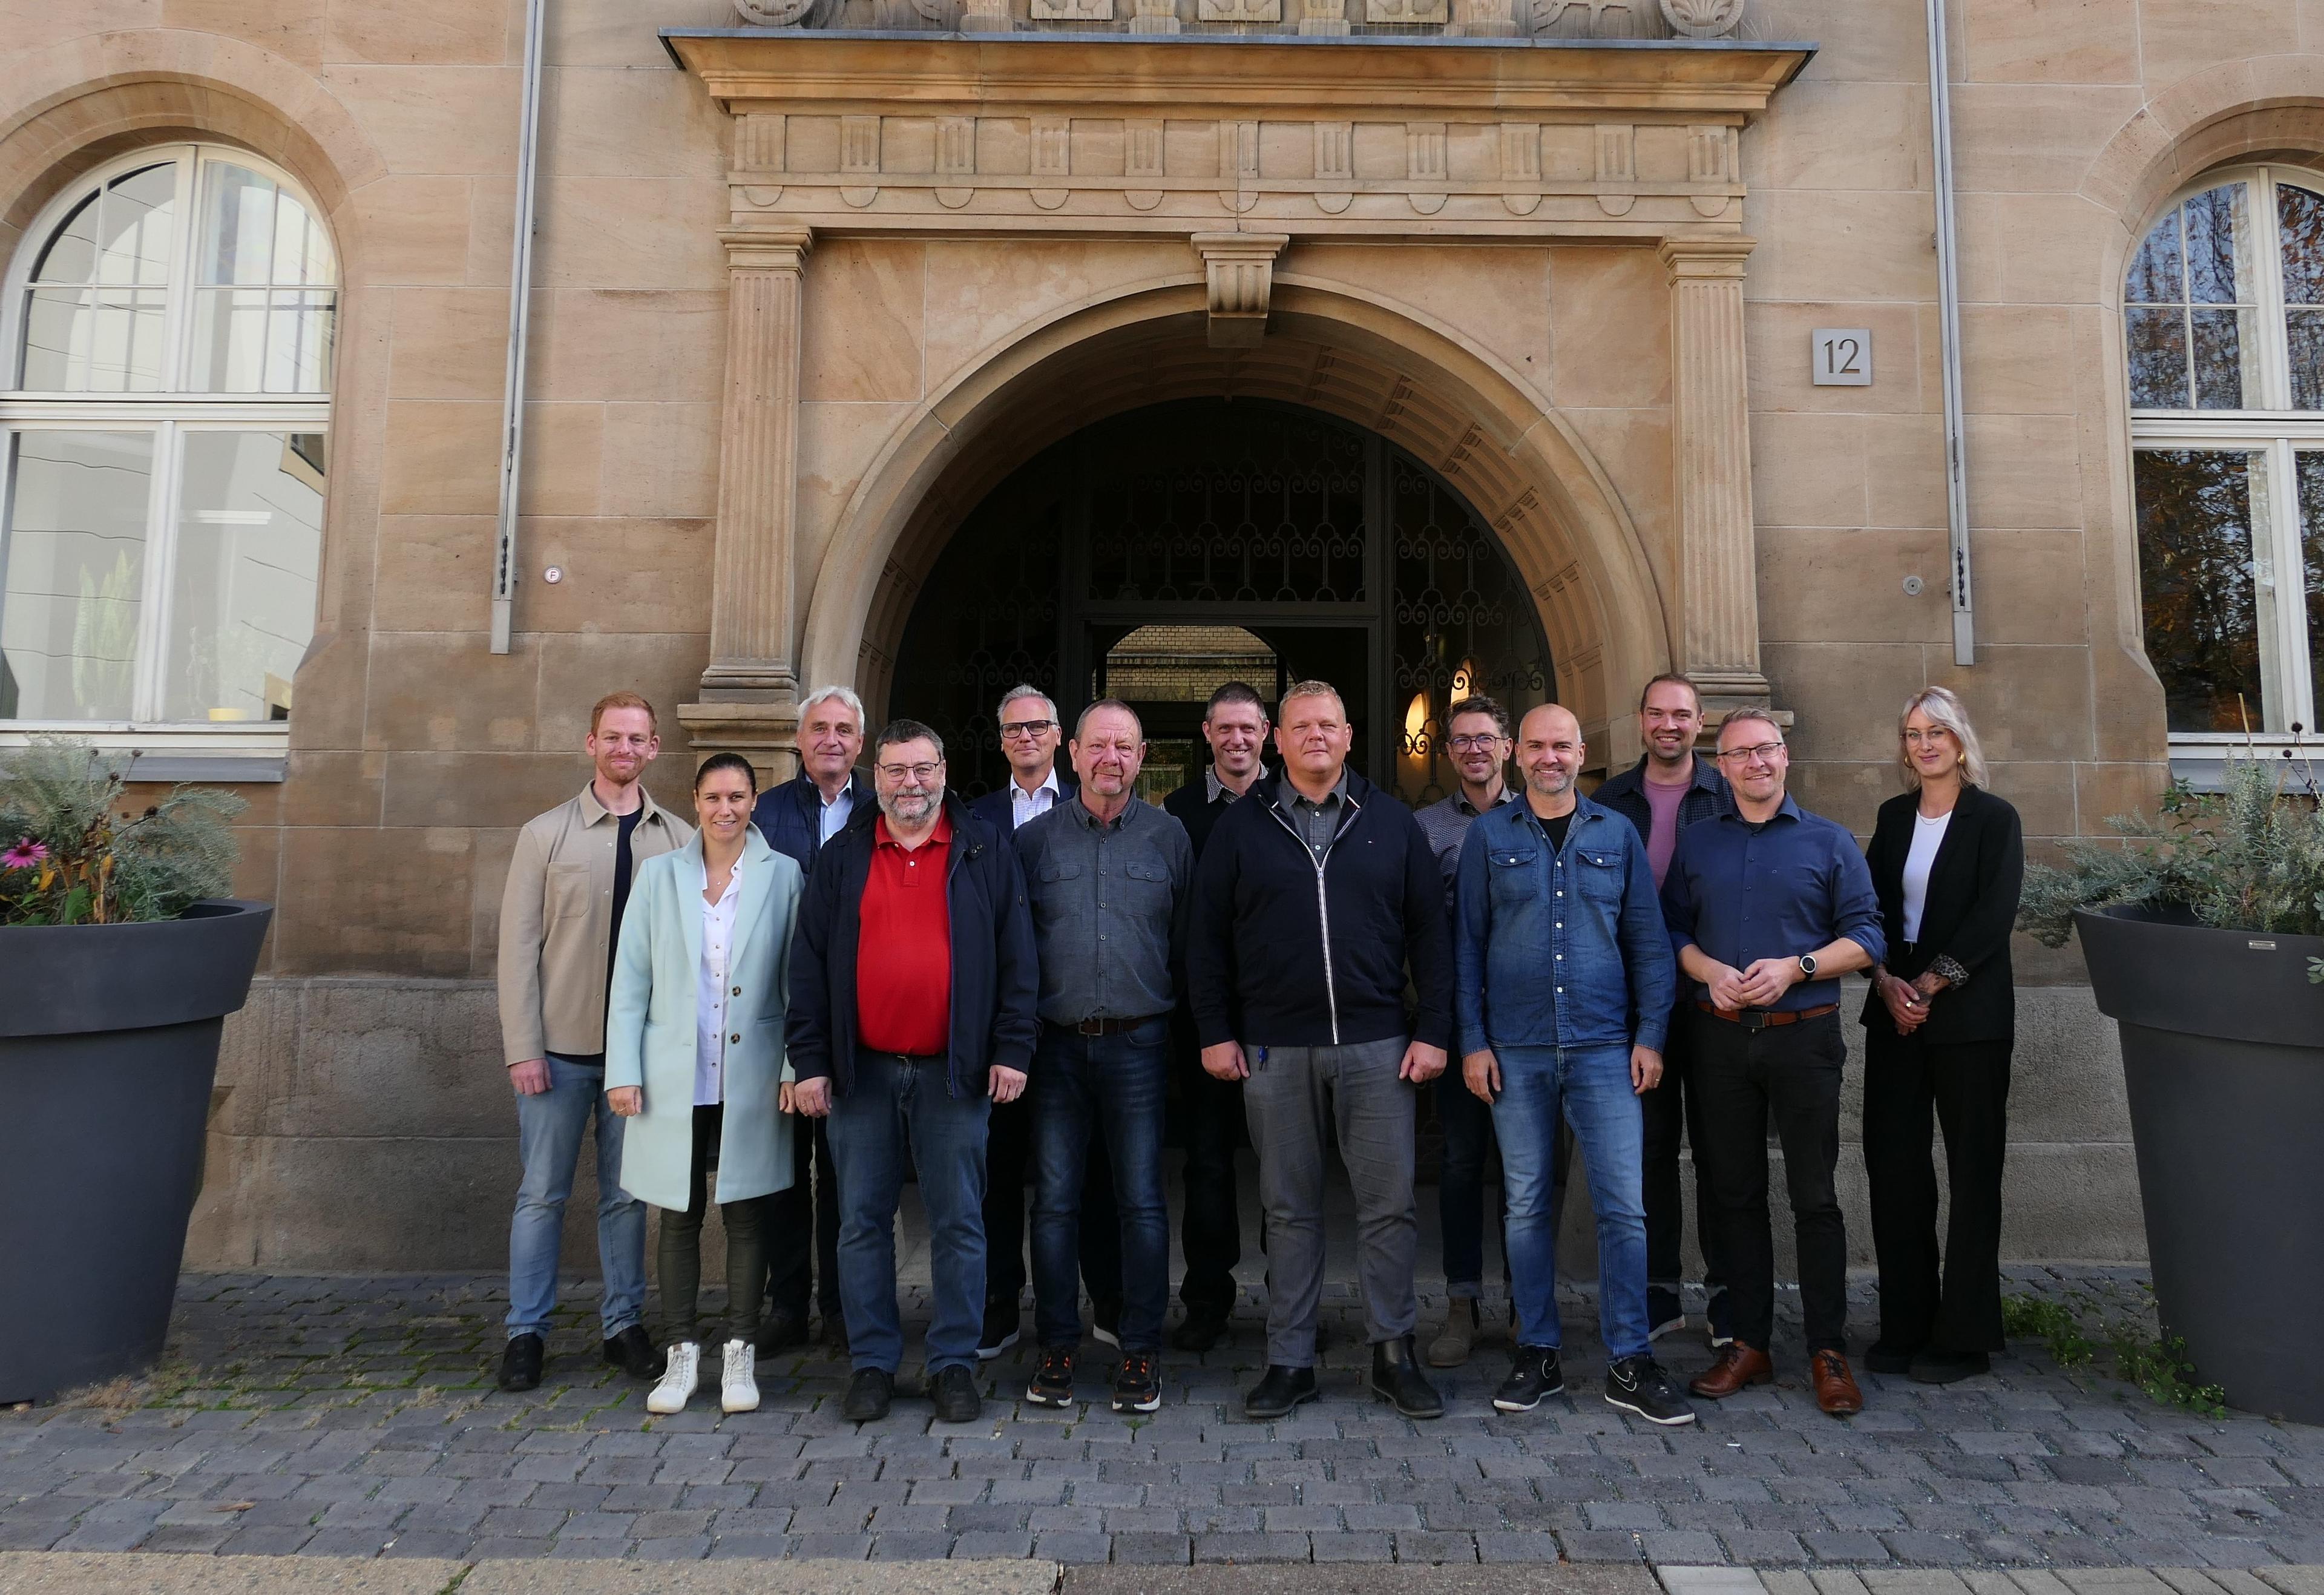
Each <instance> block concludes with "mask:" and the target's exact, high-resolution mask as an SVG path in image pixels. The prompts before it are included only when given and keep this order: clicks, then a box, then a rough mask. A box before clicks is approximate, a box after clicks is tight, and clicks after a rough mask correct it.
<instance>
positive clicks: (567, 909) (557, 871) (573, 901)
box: [541, 864, 596, 923]
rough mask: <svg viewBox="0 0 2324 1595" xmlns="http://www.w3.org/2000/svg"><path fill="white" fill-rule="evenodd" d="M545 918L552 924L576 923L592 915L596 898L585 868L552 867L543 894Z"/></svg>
mask: <svg viewBox="0 0 2324 1595" xmlns="http://www.w3.org/2000/svg"><path fill="white" fill-rule="evenodd" d="M541 895H542V898H543V899H544V901H543V904H542V907H543V909H544V911H545V917H547V918H548V919H549V921H551V922H552V923H553V922H555V921H557V920H559V919H577V918H580V917H583V916H584V915H586V914H587V913H588V912H589V905H590V903H591V902H592V901H593V900H594V899H595V897H596V890H595V882H594V881H593V880H591V879H590V874H589V866H588V865H586V864H551V865H549V875H548V879H547V881H546V883H545V888H544V890H543V891H542V894H541Z"/></svg>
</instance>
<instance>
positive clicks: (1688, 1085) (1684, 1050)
mask: <svg viewBox="0 0 2324 1595" xmlns="http://www.w3.org/2000/svg"><path fill="white" fill-rule="evenodd" d="M1694 1018H1695V1009H1694V1006H1693V1004H1692V1003H1689V1004H1687V1005H1686V1006H1685V1007H1683V1008H1682V1009H1680V1010H1678V1011H1677V1012H1676V1013H1674V1014H1673V1015H1672V1016H1671V1028H1670V1039H1669V1040H1668V1041H1666V1042H1665V1043H1664V1046H1663V1078H1662V1083H1661V1084H1659V1085H1657V1086H1655V1088H1654V1090H1652V1091H1650V1092H1648V1093H1646V1095H1644V1096H1642V1097H1640V1098H1639V1099H1638V1108H1639V1111H1640V1113H1641V1115H1642V1116H1643V1117H1644V1119H1645V1121H1646V1122H1645V1135H1646V1144H1645V1163H1646V1284H1647V1286H1649V1287H1650V1288H1653V1289H1656V1290H1668V1291H1673V1292H1675V1291H1676V1290H1677V1289H1678V1287H1679V1281H1680V1278H1681V1277H1682V1276H1683V1272H1684V1267H1685V1265H1684V1264H1683V1262H1682V1261H1681V1258H1682V1256H1683V1241H1684V1240H1685V1236H1686V1212H1685V1205H1686V1203H1685V1188H1684V1186H1683V1185H1681V1184H1680V1182H1679V1174H1678V1149H1679V1144H1680V1142H1681V1140H1682V1139H1683V1140H1684V1141H1685V1143H1686V1144H1687V1145H1688V1146H1689V1147H1690V1148H1692V1151H1693V1154H1694V1238H1695V1241H1696V1243H1697V1244H1698V1245H1700V1246H1701V1248H1702V1283H1703V1285H1704V1286H1705V1288H1707V1289H1708V1290H1710V1291H1711V1294H1712V1295H1717V1294H1718V1293H1719V1292H1720V1290H1721V1289H1723V1288H1724V1287H1725V1286H1726V1284H1727V1273H1726V1270H1725V1269H1723V1268H1720V1266H1719V1226H1718V1222H1717V1219H1718V1209H1717V1205H1716V1204H1715V1203H1713V1202H1712V1200H1711V1162H1710V1158H1709V1157H1708V1155H1707V1154H1706V1152H1705V1150H1704V1148H1703V1140H1704V1129H1703V1123H1702V1086H1701V1082H1700V1081H1699V1080H1693V1079H1690V1078H1689V1074H1688V1070H1689V1065H1691V1063H1692V1060H1693V1057H1694ZM1569 1133H1570V1132H1569Z"/></svg>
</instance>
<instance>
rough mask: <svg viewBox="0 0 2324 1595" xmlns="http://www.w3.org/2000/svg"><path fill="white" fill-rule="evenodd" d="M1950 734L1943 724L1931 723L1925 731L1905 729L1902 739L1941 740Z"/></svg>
mask: <svg viewBox="0 0 2324 1595" xmlns="http://www.w3.org/2000/svg"><path fill="white" fill-rule="evenodd" d="M1950 735H1952V733H1951V732H1950V731H1947V730H1946V729H1945V728H1944V727H1943V726H1941V725H1932V726H1931V727H1930V728H1929V729H1928V730H1926V731H1918V730H1911V729H1908V730H1906V731H1905V733H1904V740H1905V741H1906V742H1943V741H1944V740H1945V739H1946V738H1947V737H1949V736H1950Z"/></svg>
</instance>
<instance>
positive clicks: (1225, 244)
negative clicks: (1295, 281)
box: [1189, 233, 1291, 349]
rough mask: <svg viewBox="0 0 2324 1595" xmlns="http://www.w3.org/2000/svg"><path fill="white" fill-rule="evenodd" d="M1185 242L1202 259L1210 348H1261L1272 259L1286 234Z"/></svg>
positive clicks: (1209, 236) (1211, 236) (1204, 236)
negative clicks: (1208, 304) (1206, 293)
mask: <svg viewBox="0 0 2324 1595" xmlns="http://www.w3.org/2000/svg"><path fill="white" fill-rule="evenodd" d="M1189 242H1190V243H1192V244H1194V253H1195V254H1197V255H1199V256H1200V257H1201V258H1202V262H1203V281H1204V283H1205V285H1206V287H1207V288H1208V290H1209V295H1210V346H1211V347H1213V349H1255V348H1257V347H1259V344H1260V343H1261V342H1262V341H1264V339H1265V338H1266V337H1267V305H1268V300H1269V299H1270V298H1271V297H1273V294H1274V290H1275V257H1276V256H1277V255H1278V254H1282V253H1283V249H1284V246H1285V245H1286V244H1289V243H1290V242H1291V239H1290V237H1289V236H1288V235H1286V234H1282V233H1197V234H1195V235H1194V237H1193V238H1192V239H1190V240H1189Z"/></svg>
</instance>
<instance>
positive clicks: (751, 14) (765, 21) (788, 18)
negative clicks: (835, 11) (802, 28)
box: [734, 0, 816, 28]
mask: <svg viewBox="0 0 2324 1595" xmlns="http://www.w3.org/2000/svg"><path fill="white" fill-rule="evenodd" d="M815 4H816V0H734V11H735V14H737V15H739V16H740V17H742V20H743V21H744V22H746V23H750V24H751V25H752V27H756V28H796V27H798V26H799V25H800V24H802V23H805V22H806V21H807V13H809V12H811V11H813V10H814V9H815Z"/></svg>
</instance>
